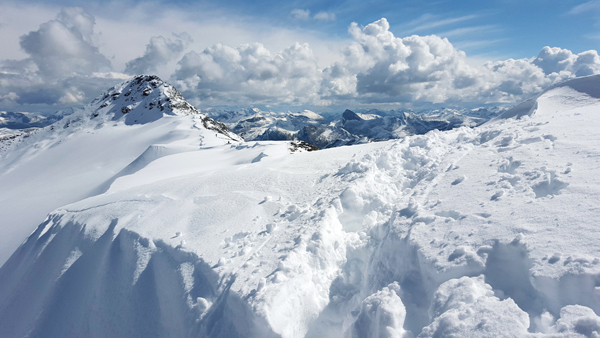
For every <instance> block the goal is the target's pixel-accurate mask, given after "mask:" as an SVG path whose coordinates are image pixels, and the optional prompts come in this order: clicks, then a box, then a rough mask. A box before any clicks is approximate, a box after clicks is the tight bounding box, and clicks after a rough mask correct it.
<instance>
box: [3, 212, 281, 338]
mask: <svg viewBox="0 0 600 338" xmlns="http://www.w3.org/2000/svg"><path fill="white" fill-rule="evenodd" d="M59 221H60V217H54V218H50V219H48V220H47V221H46V222H45V223H43V224H42V225H40V227H38V229H37V230H36V231H35V232H34V233H33V234H32V235H31V236H30V237H29V239H28V240H27V241H26V242H25V243H24V244H23V245H22V246H21V247H20V248H19V249H18V250H17V251H16V252H15V254H13V256H12V257H11V258H10V259H9V261H8V262H7V263H6V264H5V265H4V266H3V267H2V268H0V285H2V287H1V288H0V332H2V333H3V335H6V336H9V337H22V336H29V337H167V336H170V337H192V336H194V337H195V336H203V337H242V336H248V335H251V334H254V332H261V333H263V334H262V336H265V337H268V336H273V334H272V332H269V330H268V329H266V328H265V327H266V325H263V326H264V327H258V326H260V325H261V324H258V323H260V321H258V320H256V318H254V317H253V314H252V311H250V309H249V307H248V305H247V304H246V303H245V302H244V301H243V300H241V299H240V298H239V297H238V296H237V295H235V294H234V293H232V292H230V291H229V288H230V287H231V284H228V283H225V284H223V283H221V280H220V278H219V276H218V275H217V273H216V272H214V271H213V270H212V269H211V268H210V266H209V265H208V264H207V263H206V262H204V261H203V260H202V259H200V258H199V257H197V256H196V255H195V254H193V253H189V252H184V251H182V250H180V249H177V248H173V247H171V246H169V245H167V244H165V243H164V242H162V241H155V242H153V241H151V240H148V239H146V238H142V237H140V236H139V235H138V234H136V233H133V232H131V231H128V230H125V229H123V230H121V231H119V232H118V234H114V229H115V227H116V225H117V223H118V220H113V221H112V222H111V224H110V226H109V228H108V230H107V231H106V232H105V233H104V234H103V235H102V236H101V237H100V238H98V239H97V240H95V241H94V240H92V239H90V238H89V237H86V236H85V228H84V227H83V226H81V225H78V224H75V223H72V222H68V223H67V224H65V225H64V226H62V227H61V226H58V225H52V224H58V222H59ZM47 226H51V228H50V229H49V230H48V231H46V232H45V233H43V231H44V229H45V228H46V227H47ZM42 233H43V235H41V236H40V234H42ZM38 237H39V238H38ZM73 252H75V253H78V254H75V255H74V254H73ZM73 260H74V261H73Z"/></svg>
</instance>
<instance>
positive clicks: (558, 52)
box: [533, 47, 600, 76]
mask: <svg viewBox="0 0 600 338" xmlns="http://www.w3.org/2000/svg"><path fill="white" fill-rule="evenodd" d="M533 64H535V65H536V66H538V67H540V68H542V70H543V71H544V73H545V74H546V75H550V74H552V73H558V74H559V73H561V72H568V73H570V74H574V75H575V76H586V75H592V74H598V73H600V57H599V56H598V52H596V51H595V50H590V51H587V52H583V53H580V54H573V53H572V52H571V51H570V50H568V49H561V48H556V47H555V48H550V47H544V48H543V49H542V51H541V52H540V54H539V55H538V57H537V58H536V59H535V60H533Z"/></svg>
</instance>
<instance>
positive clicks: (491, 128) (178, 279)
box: [0, 76, 600, 337]
mask: <svg viewBox="0 0 600 338" xmlns="http://www.w3.org/2000/svg"><path fill="white" fill-rule="evenodd" d="M140 79H141V80H140ZM135 81H139V82H138V83H137V84H136V82H135ZM153 81H154V82H153ZM152 83H155V85H156V87H154V86H153V85H152ZM140 86H141V87H144V86H147V87H144V88H148V89H149V91H148V95H147V96H144V95H146V94H145V93H146V90H145V89H143V88H139V90H138V87H140ZM134 88H135V89H134ZM597 88H600V77H598V76H593V77H587V78H580V79H576V80H572V81H571V82H567V83H565V84H563V85H560V86H555V87H553V88H552V89H550V90H548V91H546V92H545V93H543V94H542V95H540V96H538V97H537V98H535V99H534V100H532V101H531V102H529V103H527V104H526V105H521V106H519V107H517V108H515V109H517V110H513V111H507V112H506V113H505V114H504V115H502V116H500V117H499V118H497V119H494V120H492V121H490V122H488V123H485V124H483V125H481V126H478V127H476V128H469V127H460V128H456V129H453V130H448V131H443V132H442V131H437V130H433V131H430V132H428V133H426V134H424V135H415V136H407V137H404V138H402V139H398V140H390V141H385V142H377V143H367V144H361V145H354V146H347V147H338V148H331V149H326V150H320V151H316V152H292V151H290V149H291V148H293V147H292V145H291V144H290V142H277V141H260V142H240V141H239V139H238V138H237V137H236V136H235V135H234V134H231V133H229V132H228V131H227V130H226V129H225V128H222V127H220V126H219V124H218V123H216V122H213V121H212V120H209V119H208V118H207V117H206V116H205V115H202V114H200V113H199V112H197V111H195V110H194V109H193V108H192V107H191V106H189V107H188V106H187V105H186V103H184V102H185V101H184V100H183V99H182V98H180V95H175V94H172V95H171V94H169V93H174V91H175V90H174V88H172V87H170V86H169V85H167V84H164V83H162V82H160V81H159V80H158V79H156V78H145V77H142V78H138V79H137V80H134V81H132V82H128V83H125V84H123V85H122V86H120V87H116V88H114V89H112V90H111V91H109V94H108V96H106V97H100V98H99V99H97V100H96V101H94V103H92V104H91V106H88V107H87V108H85V109H83V110H82V111H80V112H76V113H75V114H73V115H72V116H70V117H66V118H65V119H63V120H62V121H60V122H58V123H57V124H54V125H52V126H50V127H46V128H45V129H43V130H42V131H40V132H37V133H34V134H32V135H31V136H29V137H28V138H27V139H23V140H22V141H20V142H14V143H13V144H11V145H10V146H9V147H8V148H7V150H3V153H2V159H1V162H0V166H1V167H2V171H1V172H2V174H0V186H1V187H2V189H1V192H0V194H1V196H2V197H1V198H2V201H1V203H0V206H1V208H2V210H0V212H1V213H2V215H8V216H3V217H2V224H0V231H2V232H3V234H2V236H1V238H3V239H2V241H3V242H2V245H1V246H2V247H5V246H6V245H9V243H12V242H13V241H14V240H15V239H17V240H20V239H21V237H22V238H24V237H25V235H24V233H29V232H31V231H33V233H31V235H30V236H29V237H28V238H27V240H26V241H25V242H24V243H23V244H22V245H21V246H20V247H19V248H18V249H17V250H16V251H15V252H14V254H13V255H12V256H11V257H10V259H9V260H8V261H7V262H6V263H5V264H4V265H3V266H2V267H1V268H0V332H1V333H2V335H5V336H8V337H21V336H28V337H81V336H85V337H107V336H127V337H136V336H139V337H163V336H174V337H500V336H502V337H598V336H599V335H600V317H599V316H598V314H600V242H599V240H600V228H599V227H598V224H600V212H599V209H598V208H599V206H598V202H599V201H600V181H599V180H598V179H597V176H598V173H599V172H600V131H599V130H598V126H599V125H600V115H599V114H598V111H599V110H600V95H598V91H597ZM129 89H132V91H131V92H132V93H135V95H134V94H131V95H130V96H127V95H126V94H127V93H128V90H129ZM117 93H118V94H117ZM153 95H155V96H153ZM113 97H115V98H116V99H114V100H113ZM129 97H131V98H135V100H130V101H127V99H128V98H129ZM145 97H147V98H149V97H152V100H150V101H148V100H147V98H146V99H145ZM166 97H169V98H171V101H170V102H171V105H172V106H173V107H176V108H177V109H175V108H174V109H173V110H172V111H173V113H170V112H171V110H169V109H166V108H165V110H164V111H161V109H160V107H162V106H161V105H162V104H163V103H165V102H167V101H165V100H166ZM175 98H177V99H175ZM151 102H153V103H154V104H153V106H152V108H153V109H152V110H150V109H149V108H150V103H151ZM159 102H160V103H159ZM105 103H106V104H107V105H106V106H104V107H103V105H104V104H105ZM96 107H99V108H96ZM123 107H129V108H128V110H127V112H125V111H124V110H123ZM145 107H148V108H145ZM115 110H116V111H115ZM95 112H97V113H98V114H97V116H96V113H95ZM187 112H189V113H187ZM90 115H91V116H92V117H93V118H91V117H90ZM67 125H68V126H67ZM69 203H70V204H69ZM53 209H54V211H51V210H53ZM50 211H51V212H50ZM48 212H50V214H49V215H48V216H47V217H46V219H45V220H44V221H43V222H42V223H41V224H40V225H39V226H38V227H37V228H35V225H34V224H35V222H38V223H39V222H40V221H42V220H43V215H45V214H46V213H48Z"/></svg>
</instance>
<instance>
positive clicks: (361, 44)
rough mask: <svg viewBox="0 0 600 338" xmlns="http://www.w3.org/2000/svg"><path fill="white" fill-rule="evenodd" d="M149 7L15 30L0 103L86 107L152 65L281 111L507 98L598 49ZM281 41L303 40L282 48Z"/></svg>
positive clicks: (188, 89)
mask: <svg viewBox="0 0 600 338" xmlns="http://www.w3.org/2000/svg"><path fill="white" fill-rule="evenodd" d="M2 8H3V7H2V5H0V9H2ZM299 11H302V13H305V14H306V16H305V17H307V18H308V19H310V20H318V17H319V14H320V13H317V14H316V15H314V16H313V15H312V14H311V13H310V11H308V10H299ZM153 13H154V12H153V11H151V10H149V9H147V8H145V7H143V6H142V7H139V6H138V7H133V8H132V9H125V8H124V10H123V12H121V11H119V15H121V16H122V17H120V19H119V21H110V20H109V19H107V18H101V19H97V18H94V17H93V16H92V15H90V14H88V13H86V12H85V11H83V10H82V9H79V8H66V9H63V10H61V11H60V13H59V14H58V16H56V18H55V19H51V18H50V19H48V20H46V22H45V23H43V24H42V25H39V26H38V27H34V28H32V29H31V32H29V33H27V34H24V35H23V33H25V32H26V31H25V32H22V33H21V45H22V46H23V51H24V52H25V54H24V56H23V57H22V58H21V59H17V60H11V59H7V58H6V57H3V58H4V59H3V60H0V98H1V100H0V104H1V105H2V106H1V107H0V109H8V107H9V106H19V105H32V104H33V105H38V107H41V106H43V105H46V106H48V105H50V106H52V105H58V106H60V105H72V104H82V103H86V102H88V101H90V100H91V99H92V98H93V97H94V96H96V95H98V94H99V93H100V92H101V91H103V90H106V88H108V87H110V86H111V85H113V84H114V83H115V82H118V81H122V80H123V79H125V78H127V76H128V75H126V74H123V73H120V72H119V71H122V70H126V71H127V72H128V73H146V72H152V73H154V72H156V73H157V74H158V75H159V76H161V77H162V78H163V79H165V80H171V81H172V82H173V84H174V85H176V86H178V87H179V88H180V89H181V90H182V91H183V92H184V95H185V96H186V97H187V98H190V99H192V102H193V103H194V104H201V105H202V106H211V105H236V106H248V105H257V104H268V105H278V104H281V105H285V106H288V107H289V106H302V105H333V106H349V107H352V106H355V105H361V104H369V105H377V104H380V105H387V104H402V103H407V102H415V101H417V102H435V103H447V104H460V103H464V102H473V103H484V102H490V103H491V102H515V101H518V100H521V99H525V98H527V97H528V96H531V95H534V94H536V93H537V92H539V91H541V90H542V89H543V88H545V87H547V86H548V85H550V84H552V83H556V82H558V81H562V80H566V79H569V78H572V77H576V76H583V75H589V74H597V73H600V57H599V56H598V54H597V52H596V51H588V52H583V53H580V54H574V53H572V52H571V51H569V50H564V49H560V48H549V47H546V48H544V49H543V50H542V51H541V52H540V54H539V55H538V56H537V57H536V58H531V59H519V60H513V59H508V60H502V61H495V62H486V63H484V62H478V63H475V62H473V60H472V59H469V58H467V56H466V55H465V53H464V52H462V51H460V50H459V49H458V48H457V47H456V45H453V44H452V43H450V41H448V40H447V39H443V38H441V37H438V36H435V35H431V36H417V35H414V36H409V37H405V38H399V37H396V36H394V34H393V33H392V32H391V31H390V25H389V23H388V22H387V20H385V19H381V20H378V21H376V22H373V23H371V24H369V25H367V26H365V27H359V26H358V25H357V24H352V25H351V26H350V28H349V33H350V37H351V39H352V40H351V41H343V40H339V39H338V40H336V41H328V40H323V39H320V38H317V37H315V36H311V35H303V34H300V33H298V32H294V31H290V30H285V29H279V28H273V27H271V26H269V25H268V24H263V23H252V24H251V25H250V24H247V23H243V22H242V21H239V20H238V21H236V20H231V18H229V20H222V18H221V19H219V16H218V15H208V14H207V16H206V18H205V20H202V22H201V23H198V21H197V20H195V19H194V18H192V17H190V16H186V13H184V12H181V11H162V12H160V13H159V14H157V15H156V17H153V21H152V24H151V25H150V24H148V23H147V19H148V18H149V17H151V16H152V15H153ZM299 13H300V12H299ZM302 13H300V14H301V15H304V14H302ZM2 15H4V14H2V13H0V17H2ZM36 15H38V14H36ZM44 15H45V14H44ZM39 17H44V16H43V15H41V14H40V15H39ZM211 17H214V18H211ZM322 18H323V19H325V18H329V20H331V19H333V18H334V15H333V14H332V13H324V14H322ZM470 18H471V17H461V18H454V19H452V20H455V21H454V22H457V21H456V20H459V21H464V20H470ZM430 19H431V17H427V16H424V17H423V18H421V19H419V20H418V21H415V22H414V23H413V24H412V25H413V27H414V26H419V27H421V28H422V27H425V26H426V25H428V24H429V21H431V20H430ZM115 20H116V19H115ZM174 21H177V22H178V28H179V29H181V30H182V31H186V32H188V33H189V34H190V36H193V37H194V41H193V42H192V41H191V38H189V37H186V36H185V35H177V36H174V37H171V38H165V37H164V36H163V35H161V34H164V32H165V31H169V30H170V29H171V27H172V23H173V22H174ZM42 22H43V21H42ZM96 22H100V23H101V24H99V25H96ZM450 23H451V21H445V22H443V23H442V24H443V25H446V24H450ZM9 27H10V25H9ZM100 28H101V29H100ZM480 28H482V29H483V28H488V26H483V27H480ZM493 28H494V27H492V26H489V29H493ZM2 29H4V27H3V28H2ZM473 31H474V29H457V30H451V31H450V32H448V34H449V35H456V36H459V35H462V34H472V33H473ZM220 41H223V43H219V42H220ZM253 41H261V43H256V42H253ZM290 41H300V42H304V43H295V44H293V45H292V46H290ZM306 42H310V46H309V44H308V43H306ZM231 46H237V47H231ZM186 50H192V51H191V52H188V53H185V51H186ZM196 51H202V52H196ZM1 53H2V51H0V55H5V54H1ZM184 53H185V54H184ZM182 54H183V56H182ZM107 55H108V56H107ZM109 60H110V61H109ZM11 93H12V94H14V95H12V94H11ZM52 107H54V106H52ZM34 109H35V108H34ZM29 110H32V109H29Z"/></svg>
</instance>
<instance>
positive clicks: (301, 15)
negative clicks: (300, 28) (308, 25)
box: [290, 8, 335, 21]
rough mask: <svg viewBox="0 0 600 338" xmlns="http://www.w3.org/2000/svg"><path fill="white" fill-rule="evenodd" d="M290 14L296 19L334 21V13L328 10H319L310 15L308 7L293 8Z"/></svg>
mask: <svg viewBox="0 0 600 338" xmlns="http://www.w3.org/2000/svg"><path fill="white" fill-rule="evenodd" d="M290 15H291V16H292V17H293V18H294V19H296V20H311V19H313V20H318V21H335V14H334V13H329V12H319V13H317V14H315V15H314V16H313V17H311V16H310V10H308V9H298V8H297V9H294V10H293V11H292V12H291V13H290Z"/></svg>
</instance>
